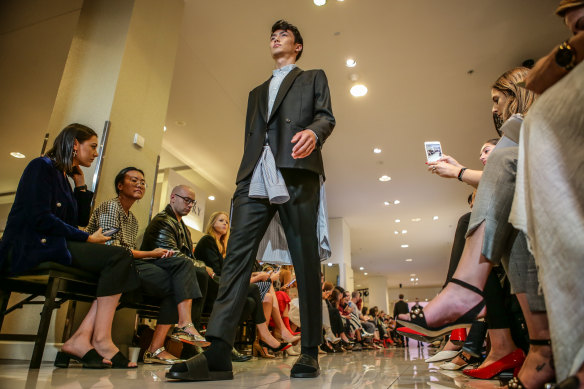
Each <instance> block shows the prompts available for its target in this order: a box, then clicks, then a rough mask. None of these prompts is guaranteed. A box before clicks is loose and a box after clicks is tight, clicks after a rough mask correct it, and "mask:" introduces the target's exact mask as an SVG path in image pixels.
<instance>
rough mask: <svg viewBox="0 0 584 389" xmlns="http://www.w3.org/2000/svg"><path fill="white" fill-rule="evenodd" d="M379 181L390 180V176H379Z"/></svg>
mask: <svg viewBox="0 0 584 389" xmlns="http://www.w3.org/2000/svg"><path fill="white" fill-rule="evenodd" d="M379 181H382V182H386V181H391V177H390V176H381V177H379Z"/></svg>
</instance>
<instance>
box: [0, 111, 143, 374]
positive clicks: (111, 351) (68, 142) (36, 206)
mask: <svg viewBox="0 0 584 389" xmlns="http://www.w3.org/2000/svg"><path fill="white" fill-rule="evenodd" d="M97 147H98V144H97V134H96V133H95V131H93V130H92V129H91V128H89V127H86V126H84V125H81V124H77V123H74V124H70V125H68V126H67V127H65V128H64V129H63V130H62V131H61V132H60V133H59V135H58V136H57V137H56V138H55V142H54V143H53V147H52V148H51V149H50V150H49V151H48V152H47V153H46V155H45V156H43V157H39V158H35V159H33V160H32V161H31V162H30V163H29V164H28V166H27V167H26V169H25V170H24V172H23V173H22V177H21V179H20V183H19V184H18V189H17V190H16V197H15V199H14V204H13V205H12V209H11V210H10V214H9V216H8V221H7V223H6V229H5V231H4V237H3V239H2V242H1V243H0V266H2V268H3V269H4V270H8V271H9V272H10V273H11V274H21V273H24V272H26V271H27V270H30V269H32V268H34V267H35V266H37V265H38V264H39V263H41V262H48V261H53V262H57V263H60V264H62V265H66V266H72V267H75V268H78V269H81V270H84V271H86V272H89V273H93V274H95V275H96V277H97V278H98V281H97V298H96V300H95V301H94V302H93V304H92V305H91V308H90V310H89V312H88V313H87V315H86V316H85V318H84V319H83V322H82V323H81V325H80V326H79V328H78V329H77V331H76V332H75V333H74V334H73V336H72V337H71V338H70V339H69V340H67V341H66V342H65V343H64V344H63V347H62V348H61V351H60V352H58V353H57V358H56V360H55V366H57V367H67V366H68V365H69V360H70V359H75V360H78V361H80V362H82V363H83V366H84V367H89V368H104V367H107V366H108V365H109V366H112V367H115V368H128V367H130V368H134V367H137V365H136V364H135V363H131V362H130V361H128V359H127V358H126V357H125V356H124V355H123V354H122V353H121V352H120V351H119V349H118V348H117V347H116V345H115V344H114V343H113V341H112V336H111V331H112V321H113V318H114V314H115V312H116V307H117V305H118V301H119V299H120V296H121V294H122V293H124V292H129V291H132V290H134V289H137V288H138V287H139V285H140V283H139V279H138V275H137V274H136V270H135V268H134V265H133V259H132V256H131V255H130V253H129V252H128V251H127V250H125V249H123V248H121V247H112V246H106V245H104V244H102V243H104V242H106V241H108V240H109V239H110V238H108V237H106V236H104V235H103V234H102V230H101V229H98V230H96V231H95V232H94V233H92V234H88V233H87V232H85V231H82V230H80V229H78V228H77V226H78V225H86V224H87V222H88V220H89V213H90V205H91V199H92V197H93V193H92V192H90V191H89V190H87V185H85V177H84V174H83V171H82V170H81V169H80V166H83V167H89V166H90V165H91V163H92V162H93V160H94V159H95V158H96V157H97V156H98V153H97ZM69 178H72V179H73V182H74V183H75V190H74V191H72V190H71V187H70V184H69V181H68V179H69Z"/></svg>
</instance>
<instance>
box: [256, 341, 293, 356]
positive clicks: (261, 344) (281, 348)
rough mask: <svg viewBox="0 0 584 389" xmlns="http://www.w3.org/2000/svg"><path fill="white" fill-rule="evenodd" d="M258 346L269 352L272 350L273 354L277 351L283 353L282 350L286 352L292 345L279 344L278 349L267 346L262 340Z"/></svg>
mask: <svg viewBox="0 0 584 389" xmlns="http://www.w3.org/2000/svg"><path fill="white" fill-rule="evenodd" d="M260 346H262V347H265V348H267V349H269V350H272V352H274V353H277V352H278V351H284V350H287V349H289V348H290V347H292V345H291V344H290V343H285V342H282V343H280V345H279V346H278V347H272V346H270V345H269V344H267V343H266V342H264V341H263V340H260Z"/></svg>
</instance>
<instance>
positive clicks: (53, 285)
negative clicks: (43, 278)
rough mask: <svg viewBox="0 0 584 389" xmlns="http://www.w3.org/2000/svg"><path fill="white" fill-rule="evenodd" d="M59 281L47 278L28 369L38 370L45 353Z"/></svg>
mask: <svg viewBox="0 0 584 389" xmlns="http://www.w3.org/2000/svg"><path fill="white" fill-rule="evenodd" d="M59 284H60V279H55V278H53V277H50V278H49V283H48V285H47V292H46V294H45V304H44V306H43V311H42V313H41V321H40V323H39V330H38V333H37V338H36V341H35V342H34V350H33V352H32V358H31V359H30V366H29V368H30V369H38V368H39V367H40V366H41V362H42V359H43V353H44V351H45V343H46V342H47V334H48V332H49V326H50V325H51V317H52V316H53V309H55V298H56V297H57V292H58V290H59Z"/></svg>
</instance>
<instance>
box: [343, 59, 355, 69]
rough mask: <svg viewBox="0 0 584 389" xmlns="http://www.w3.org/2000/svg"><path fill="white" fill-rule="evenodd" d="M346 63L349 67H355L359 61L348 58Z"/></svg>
mask: <svg viewBox="0 0 584 389" xmlns="http://www.w3.org/2000/svg"><path fill="white" fill-rule="evenodd" d="M345 64H346V65H347V67H348V68H354V67H355V66H356V65H357V61H355V60H354V59H353V58H348V59H347V61H346V62H345Z"/></svg>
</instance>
